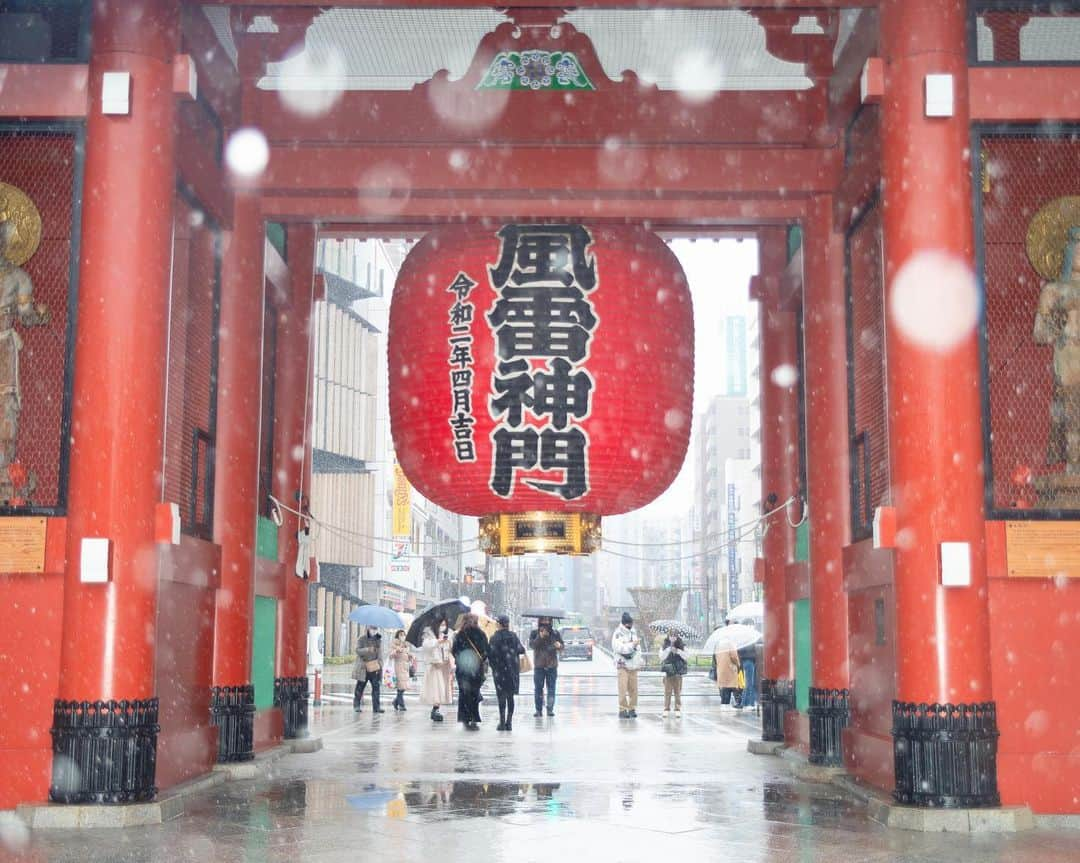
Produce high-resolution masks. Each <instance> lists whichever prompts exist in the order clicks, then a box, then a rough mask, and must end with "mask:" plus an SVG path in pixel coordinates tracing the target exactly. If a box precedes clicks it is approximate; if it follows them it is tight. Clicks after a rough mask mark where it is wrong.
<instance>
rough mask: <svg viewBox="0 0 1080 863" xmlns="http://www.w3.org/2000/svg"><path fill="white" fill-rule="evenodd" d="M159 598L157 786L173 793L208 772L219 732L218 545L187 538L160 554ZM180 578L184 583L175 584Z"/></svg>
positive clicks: (214, 753)
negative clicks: (215, 676)
mask: <svg viewBox="0 0 1080 863" xmlns="http://www.w3.org/2000/svg"><path fill="white" fill-rule="evenodd" d="M161 554H162V560H161V565H160V566H161V578H160V581H159V594H158V631H157V639H158V641H157V696H158V700H159V703H160V718H159V723H160V725H161V733H160V734H159V735H158V751H157V785H158V788H162V789H164V788H169V787H171V786H173V785H176V784H178V783H180V782H183V781H185V780H187V779H191V778H193V777H195V776H199V775H201V774H204V773H207V772H208V771H210V770H211V769H212V768H213V766H214V763H215V761H216V759H217V728H215V727H214V726H212V725H211V724H210V685H211V674H212V671H213V659H214V593H215V588H216V584H217V579H216V573H217V567H218V566H219V562H220V551H219V549H218V548H217V546H214V545H211V544H210V543H206V542H202V541H200V540H195V539H191V538H189V537H184V538H183V540H182V545H181V546H180V547H179V548H176V547H167V548H164V549H162V552H161ZM174 579H182V580H174Z"/></svg>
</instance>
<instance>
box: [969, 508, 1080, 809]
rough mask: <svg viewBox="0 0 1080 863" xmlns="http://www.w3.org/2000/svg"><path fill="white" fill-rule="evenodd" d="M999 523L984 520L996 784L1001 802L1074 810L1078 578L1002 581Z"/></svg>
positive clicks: (1079, 766) (1079, 777) (1079, 684)
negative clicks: (995, 724)
mask: <svg viewBox="0 0 1080 863" xmlns="http://www.w3.org/2000/svg"><path fill="white" fill-rule="evenodd" d="M1004 529H1005V525H1004V523H1003V522H991V523H989V524H988V525H987V532H988V534H989V535H990V536H989V539H990V541H989V542H988V543H987V551H988V559H989V567H990V572H989V574H990V581H989V584H990V661H991V669H992V673H993V679H994V700H995V701H996V702H997V713H998V728H999V729H1000V731H1001V737H1000V738H999V740H998V783H999V786H1000V790H1001V802H1002V803H1004V804H1005V805H1016V804H1022V803H1026V804H1027V805H1029V806H1030V807H1031V808H1032V809H1033V810H1034V811H1035V812H1042V813H1065V812H1076V811H1077V795H1078V794H1080V724H1078V723H1077V720H1076V717H1077V716H1078V715H1080V666H1078V665H1077V663H1076V634H1077V633H1078V632H1080V580H1077V579H1068V578H1060V579H1051V578H1008V576H1007V569H1006V559H1005V550H1006V547H1005V542H1004Z"/></svg>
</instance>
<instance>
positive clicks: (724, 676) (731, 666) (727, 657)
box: [713, 638, 739, 707]
mask: <svg viewBox="0 0 1080 863" xmlns="http://www.w3.org/2000/svg"><path fill="white" fill-rule="evenodd" d="M713 657H714V659H715V660H716V686H717V688H718V689H719V690H720V703H721V704H731V703H732V698H731V697H732V695H734V694H736V693H737V692H738V691H739V654H738V653H737V652H736V650H735V646H734V645H733V644H732V643H731V642H730V641H728V640H727V639H724V638H721V639H720V641H718V642H717V644H716V649H715V652H714V653H713ZM735 700H736V704H735V705H734V706H736V707H737V706H738V696H736V699H735Z"/></svg>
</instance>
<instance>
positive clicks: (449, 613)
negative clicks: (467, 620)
mask: <svg viewBox="0 0 1080 863" xmlns="http://www.w3.org/2000/svg"><path fill="white" fill-rule="evenodd" d="M468 613H469V606H467V605H466V604H465V603H464V602H462V601H461V600H460V599H442V600H440V601H439V602H436V603H435V604H434V605H429V606H428V607H427V608H425V609H424V610H423V611H421V612H420V613H419V614H418V615H416V617H415V618H414V619H413V622H412V625H411V626H410V627H409V631H408V633H406V635H405V640H406V641H408V642H409V643H410V644H414V645H416V646H417V647H422V646H423V644H422V642H421V638H422V636H423V634H424V629H425V628H427V627H431V631H432V632H436V631H437V630H438V628H439V623H440V622H442V621H444V620H445V621H446V622H447V625H448V626H450V627H451V628H452V627H453V625H454V622H455V621H456V620H457V619H458V617H460V616H461V615H463V614H468Z"/></svg>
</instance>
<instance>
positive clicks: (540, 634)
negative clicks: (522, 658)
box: [529, 617, 563, 716]
mask: <svg viewBox="0 0 1080 863" xmlns="http://www.w3.org/2000/svg"><path fill="white" fill-rule="evenodd" d="M529 647H530V648H531V649H532V652H533V702H534V704H535V706H536V713H534V714H533V715H534V716H543V715H544V687H545V686H546V687H547V715H548V716H554V715H555V682H556V681H557V680H558V679H559V651H560V650H562V649H563V641H562V636H560V635H559V633H558V632H557V631H556V630H555V627H554V626H553V623H552V619H551V618H550V617H541V618H540V619H539V620H538V621H537V623H536V629H534V630H533V631H532V632H530V633H529Z"/></svg>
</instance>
